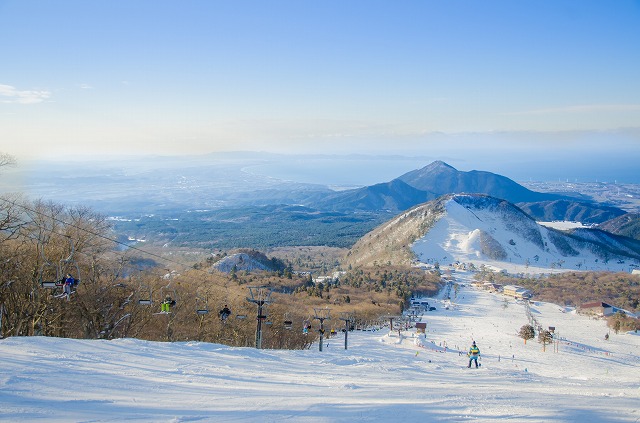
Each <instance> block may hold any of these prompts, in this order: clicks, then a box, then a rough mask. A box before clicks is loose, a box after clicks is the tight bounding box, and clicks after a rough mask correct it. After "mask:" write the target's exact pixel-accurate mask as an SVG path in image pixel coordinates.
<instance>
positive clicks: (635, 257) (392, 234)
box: [348, 194, 640, 273]
mask: <svg viewBox="0 0 640 423" xmlns="http://www.w3.org/2000/svg"><path fill="white" fill-rule="evenodd" d="M376 244H377V245H376ZM384 251H387V252H389V251H395V252H394V253H393V254H390V255H388V256H384ZM398 251H404V252H405V254H400V253H398ZM407 257H413V259H414V260H415V261H418V262H420V263H425V264H431V265H434V264H436V263H438V264H440V265H447V264H450V263H454V262H466V263H473V264H474V265H476V266H478V265H483V264H484V265H488V266H492V267H494V268H499V269H506V270H510V271H513V272H517V273H520V272H528V273H546V272H548V271H549V269H552V270H611V271H629V269H630V267H636V266H638V265H640V244H639V243H638V242H637V241H634V240H632V239H629V238H625V237H618V236H613V235H610V234H607V233H606V232H603V231H598V230H593V229H586V228H580V229H574V230H571V231H566V232H565V231H560V230H557V229H553V228H548V227H545V226H543V225H541V224H539V223H538V222H536V221H535V220H534V219H533V218H531V217H530V216H529V215H527V214H526V213H524V212H523V211H522V210H521V209H519V208H518V207H517V206H515V205H513V204H511V203H509V202H508V201H506V200H501V199H498V198H494V197H490V196H487V195H483V194H452V195H446V196H443V197H440V198H439V199H437V200H434V201H430V202H428V203H424V204H421V205H419V206H416V207H414V208H413V209H411V210H409V211H407V212H405V213H402V214H401V215H399V216H396V217H395V218H394V219H392V220H390V221H389V222H387V223H385V224H383V225H381V226H379V227H378V228H376V229H375V230H374V231H372V232H371V233H370V234H367V235H366V236H365V237H363V238H362V239H361V240H360V241H359V242H358V243H356V245H355V246H354V248H353V249H352V250H351V254H350V257H348V260H349V261H350V263H352V264H359V265H367V263H371V262H372V261H373V260H376V261H377V262H387V261H391V262H392V263H397V264H399V262H398V260H403V259H404V260H406V258H407Z"/></svg>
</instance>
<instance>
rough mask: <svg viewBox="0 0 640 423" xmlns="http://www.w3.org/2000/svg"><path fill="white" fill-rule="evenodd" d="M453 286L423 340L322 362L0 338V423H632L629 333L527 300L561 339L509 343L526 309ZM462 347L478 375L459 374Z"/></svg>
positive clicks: (209, 349) (377, 335) (395, 340)
mask: <svg viewBox="0 0 640 423" xmlns="http://www.w3.org/2000/svg"><path fill="white" fill-rule="evenodd" d="M456 277H457V278H459V279H458V282H461V283H462V284H464V286H463V287H461V288H460V290H459V291H458V293H457V296H456V297H453V291H452V294H451V295H452V298H451V300H450V301H448V302H447V304H449V308H448V309H445V308H444V301H446V300H443V299H441V298H440V299H429V302H430V304H431V305H435V306H436V308H437V310H436V311H431V312H426V313H424V314H423V315H422V317H421V321H423V322H426V323H427V332H426V336H423V335H419V334H416V332H415V329H408V330H406V331H402V332H401V336H398V332H397V331H395V330H394V331H389V329H388V328H387V329H384V330H380V331H377V332H365V331H353V332H350V333H349V337H348V349H347V350H345V349H344V338H343V335H342V334H340V335H338V336H336V337H335V338H331V339H329V340H325V342H326V344H325V348H323V351H322V352H320V351H318V345H317V344H316V345H313V346H312V348H311V349H309V350H302V351H275V350H256V349H253V348H233V347H227V346H223V345H218V344H209V343H201V342H176V343H162V342H149V341H141V340H136V339H117V340H112V341H106V340H71V339H60V338H45V337H13V338H8V339H4V340H1V341H0V359H1V360H2V363H3V364H2V373H1V375H0V421H6V422H9V421H11V422H15V421H21V422H42V421H46V422H121V421H127V422H253V421H255V422H257V421H267V422H275V421H283V420H289V421H295V422H387V421H400V422H404V421H422V422H426V421H449V422H460V421H505V422H506V421H514V422H521V421H531V422H534V421H535V422H538V421H554V422H576V421H580V422H591V421H598V422H637V421H639V419H640V370H639V369H640V355H638V354H639V351H640V336H638V335H637V334H634V333H620V334H615V333H613V332H611V333H610V337H609V340H606V341H605V339H604V336H605V334H607V333H608V329H607V327H606V324H605V322H604V321H602V320H594V319H589V318H587V317H585V316H581V315H578V314H576V313H575V312H574V311H573V310H570V309H565V308H563V307H559V306H557V305H554V304H549V303H540V302H535V303H534V304H533V305H531V306H530V310H531V311H530V313H531V316H533V317H535V319H536V320H537V322H538V323H539V324H540V325H541V326H542V327H544V328H547V327H548V326H555V327H556V333H557V334H558V336H559V337H560V338H561V339H562V341H561V342H560V343H559V344H558V345H557V347H558V351H557V352H555V349H556V348H555V346H554V345H547V348H546V351H545V352H543V351H542V346H541V344H539V343H537V342H536V341H535V340H530V341H528V342H527V343H526V344H525V343H524V342H523V340H522V339H521V338H519V337H518V336H517V332H518V331H519V328H520V327H521V326H522V325H525V324H527V323H528V318H527V314H526V309H525V304H524V303H522V302H520V303H518V302H516V301H514V300H512V299H507V298H506V297H504V296H502V295H500V294H492V293H488V292H485V291H481V290H478V289H476V288H473V287H472V286H471V285H470V282H471V281H472V275H471V274H470V273H464V272H457V273H456ZM443 295H445V294H444V293H443V294H442V295H441V296H443ZM328 322H333V321H327V322H325V326H327V323H328ZM336 327H339V326H338V325H337V324H336ZM265 336H269V335H268V331H267V332H265ZM472 340H475V341H476V342H477V343H478V346H479V348H480V350H481V353H482V358H481V364H482V366H481V367H480V368H479V369H468V368H466V364H467V357H466V355H465V354H466V351H467V350H468V348H469V346H470V343H471V341H472Z"/></svg>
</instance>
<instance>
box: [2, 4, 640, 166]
mask: <svg viewBox="0 0 640 423" xmlns="http://www.w3.org/2000/svg"><path fill="white" fill-rule="evenodd" d="M638 18H640V3H638V2H637V1H632V0H621V1H618V2H615V4H609V3H605V2H598V1H585V2H579V3H576V2H572V1H557V0H544V1H540V2H535V4H534V3H522V2H508V1H497V0H493V1H486V2H482V3H477V2H473V1H470V0H461V1H455V2H446V3H443V2H436V1H408V2H402V3H395V2H394V3H388V2H378V1H373V2H371V1H362V0H355V1H350V2H339V1H327V2H322V3H306V2H297V1H283V2H278V3H271V2H268V3H265V2H260V1H255V0H253V1H249V0H240V1H235V2H210V1H201V0H198V1H189V2H178V1H155V0H154V1H151V0H142V1H136V2H130V1H124V0H117V1H110V2H82V1H76V0H61V1H56V2H36V1H32V0H19V1H18V0H5V1H0V48H1V49H2V51H3V65H2V69H1V71H0V152H5V153H8V154H11V155H13V156H15V157H17V158H19V159H20V160H29V159H48V158H53V157H61V156H65V155H69V154H72V155H85V156H96V157H109V156H117V155H123V154H134V155H136V154H137V155H141V154H152V155H182V154H193V155H202V154H208V153H215V152H223V151H264V152H271V153H281V154H319V153H325V154H339V155H344V154H353V153H364V154H373V155H405V156H428V157H432V158H433V159H442V160H445V161H447V162H449V161H451V160H459V162H458V163H452V164H453V165H455V166H456V167H458V168H460V169H461V170H469V168H478V169H484V170H489V171H493V172H496V173H503V174H505V175H506V176H509V177H511V178H514V179H519V178H524V179H528V178H533V177H535V175H532V174H530V172H529V174H528V173H527V172H525V171H524V170H526V169H527V167H528V166H529V167H531V165H530V163H533V162H535V161H538V162H540V163H541V166H548V167H550V169H549V170H554V171H557V172H548V175H549V178H585V177H586V176H588V175H587V173H586V172H584V171H582V170H581V169H585V168H594V166H595V170H596V171H598V172H601V173H602V174H603V175H606V176H600V177H598V176H596V177H595V178H594V179H596V178H610V177H611V178H616V176H615V175H614V173H615V172H616V171H617V170H619V169H621V168H620V166H619V165H618V163H617V162H622V169H627V168H628V163H629V162H631V161H634V160H635V161H636V162H637V161H638V159H640V151H639V150H640V148H639V147H640V126H639V122H640V79H639V78H638V77H637V75H639V74H640V56H639V55H638V54H637V42H636V41H637V40H638V39H640V26H639V25H637V23H638V21H639V19H638ZM550 156H552V157H553V158H554V159H553V160H551V161H550V162H548V163H547V164H545V163H544V161H545V160H547V159H548V158H549V157H550ZM555 158H558V161H555ZM597 159H600V162H601V163H600V164H598V160H597ZM507 161H509V162H510V163H509V166H506V165H505V163H504V162H507ZM527 163H529V165H528V164H527ZM464 164H468V167H465V166H463V165H464ZM564 165H567V166H569V167H568V168H567V169H566V171H565V169H559V168H558V167H559V166H560V167H561V166H564ZM604 165H607V166H609V168H610V169H609V170H611V172H609V171H607V170H605V169H601V170H599V169H598V168H600V167H603V166H604ZM500 166H502V167H500ZM551 168H553V169H551ZM624 172H627V173H629V172H628V171H627V170H625V171H624ZM624 172H623V173H624ZM556 173H557V175H556ZM617 179H624V176H620V177H619V178H617Z"/></svg>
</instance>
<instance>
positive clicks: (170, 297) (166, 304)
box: [155, 283, 178, 314]
mask: <svg viewBox="0 0 640 423" xmlns="http://www.w3.org/2000/svg"><path fill="white" fill-rule="evenodd" d="M169 285H171V283H169ZM169 285H167V286H164V287H162V288H161V289H160V298H162V303H161V304H162V305H161V311H160V313H155V314H170V313H171V307H173V306H175V305H176V300H177V297H178V295H177V293H176V290H175V289H173V288H169Z"/></svg>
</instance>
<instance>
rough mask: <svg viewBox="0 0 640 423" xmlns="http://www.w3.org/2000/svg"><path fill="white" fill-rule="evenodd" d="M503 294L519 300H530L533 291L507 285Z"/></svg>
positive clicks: (503, 289)
mask: <svg viewBox="0 0 640 423" xmlns="http://www.w3.org/2000/svg"><path fill="white" fill-rule="evenodd" d="M502 293H503V294H504V295H507V296H509V297H513V298H515V299H517V300H528V299H529V298H531V296H532V294H531V291H529V290H528V289H526V288H523V287H521V286H517V285H505V286H504V287H503V288H502Z"/></svg>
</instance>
